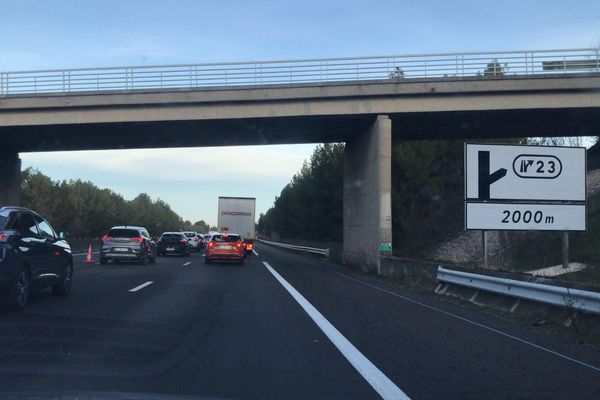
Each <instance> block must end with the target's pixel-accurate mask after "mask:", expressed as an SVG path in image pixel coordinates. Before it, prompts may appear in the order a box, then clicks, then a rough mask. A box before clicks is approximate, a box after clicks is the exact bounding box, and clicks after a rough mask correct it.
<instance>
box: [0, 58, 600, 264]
mask: <svg viewBox="0 0 600 400" xmlns="http://www.w3.org/2000/svg"><path fill="white" fill-rule="evenodd" d="M561 67H562V68H561ZM598 132H600V58H599V50H598V49H574V50H547V51H519V52H496V53H463V54H437V55H416V56H386V57H362V58H347V59H341V58H337V59H322V60H292V61H273V62H252V63H230V64H197V65H173V66H153V67H144V66H142V67H122V68H96V69H75V70H52V71H27V72H4V73H0V143H2V148H1V150H0V152H1V153H2V154H0V204H8V203H11V204H18V203H19V199H20V195H19V182H20V161H19V157H18V153H19V152H30V151H57V150H90V149H96V150H97V149H117V148H119V149H134V148H163V147H198V146H231V145H259V144H291V143H318V142H345V143H346V155H345V168H344V257H345V259H346V261H347V262H349V263H355V264H358V265H360V266H361V267H363V268H367V269H377V268H378V267H379V255H380V244H381V243H391V241H392V240H391V218H392V216H391V144H392V141H393V140H423V139H450V138H492V137H523V136H566V135H568V136H576V135H581V136H585V135H598Z"/></svg>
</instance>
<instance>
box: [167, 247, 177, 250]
mask: <svg viewBox="0 0 600 400" xmlns="http://www.w3.org/2000/svg"><path fill="white" fill-rule="evenodd" d="M167 251H175V247H167Z"/></svg>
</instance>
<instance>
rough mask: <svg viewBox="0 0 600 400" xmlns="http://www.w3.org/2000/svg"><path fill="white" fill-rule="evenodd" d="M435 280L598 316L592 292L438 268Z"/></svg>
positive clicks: (599, 296)
mask: <svg viewBox="0 0 600 400" xmlns="http://www.w3.org/2000/svg"><path fill="white" fill-rule="evenodd" d="M437 280H438V281H439V282H445V283H452V284H455V285H460V286H466V287H469V288H473V289H479V290H483V291H486V292H492V293H498V294H503V295H506V296H511V297H516V298H520V299H525V300H531V301H535V302H539V303H545V304H550V305H554V306H560V307H566V308H571V309H574V310H578V311H585V312H588V313H594V314H600V293H596V292H589V291H585V290H579V289H570V288H566V287H561V286H552V285H544V284H540V283H531V282H524V281H518V280H515V279H507V278H498V277H495V276H488V275H480V274H473V273H469V272H462V271H455V270H451V269H446V268H444V267H441V266H440V267H439V268H438V272H437Z"/></svg>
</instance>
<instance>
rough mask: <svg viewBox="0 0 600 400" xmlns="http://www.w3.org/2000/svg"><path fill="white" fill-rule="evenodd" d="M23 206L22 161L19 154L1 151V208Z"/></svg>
mask: <svg viewBox="0 0 600 400" xmlns="http://www.w3.org/2000/svg"><path fill="white" fill-rule="evenodd" d="M19 205H21V159H20V158H19V153H17V152H13V151H0V207H3V206H19Z"/></svg>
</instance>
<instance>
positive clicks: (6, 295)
mask: <svg viewBox="0 0 600 400" xmlns="http://www.w3.org/2000/svg"><path fill="white" fill-rule="evenodd" d="M66 239H67V234H66V233H64V232H61V234H60V235H57V234H56V232H54V229H52V227H51V226H50V224H49V223H48V222H47V221H46V220H45V219H43V218H42V217H40V216H39V215H38V214H37V213H35V212H33V211H31V210H29V209H27V208H21V207H2V208H0V298H2V299H6V300H7V302H8V305H9V306H10V307H11V308H14V309H18V310H20V309H23V308H24V307H25V305H26V304H27V299H28V298H29V293H30V291H31V290H36V289H42V288H46V287H52V293H54V294H55V295H60V296H64V295H67V294H69V292H70V291H71V283H72V280H73V257H72V256H71V247H70V246H69V244H68V243H67V241H66Z"/></svg>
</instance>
